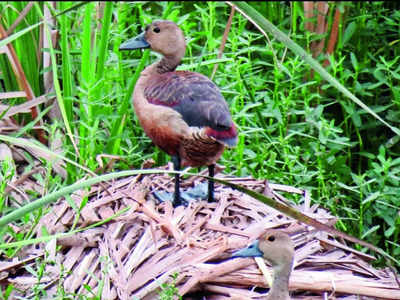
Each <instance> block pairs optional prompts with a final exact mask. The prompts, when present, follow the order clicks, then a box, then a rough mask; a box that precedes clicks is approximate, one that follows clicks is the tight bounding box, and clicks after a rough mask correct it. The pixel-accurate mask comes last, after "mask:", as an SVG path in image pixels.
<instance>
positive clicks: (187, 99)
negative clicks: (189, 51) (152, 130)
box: [144, 71, 233, 131]
mask: <svg viewBox="0 0 400 300" xmlns="http://www.w3.org/2000/svg"><path fill="white" fill-rule="evenodd" d="M144 96H145V97H146V99H147V101H148V102H149V103H152V104H156V105H162V106H168V107H170V108H172V109H174V110H175V111H177V112H179V113H180V114H181V116H182V118H183V120H184V121H185V122H186V123H187V124H188V125H189V126H191V127H192V126H193V127H210V128H212V129H214V130H217V131H225V130H229V129H230V128H231V126H232V124H233V122H232V119H231V116H230V113H229V108H228V105H227V103H226V102H225V99H224V97H223V96H222V95H221V93H220V91H219V90H218V88H217V86H216V85H215V84H214V83H213V82H212V81H211V80H210V79H208V78H207V77H206V76H204V75H201V74H199V73H194V72H187V71H175V72H167V73H163V74H157V75H156V76H155V75H153V76H152V77H151V79H150V80H149V81H148V84H147V86H146V87H145V89H144Z"/></svg>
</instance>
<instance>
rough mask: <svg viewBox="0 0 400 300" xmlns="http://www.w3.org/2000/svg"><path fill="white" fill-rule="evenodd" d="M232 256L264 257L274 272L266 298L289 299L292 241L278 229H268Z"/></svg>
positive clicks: (273, 299)
mask: <svg viewBox="0 0 400 300" xmlns="http://www.w3.org/2000/svg"><path fill="white" fill-rule="evenodd" d="M232 256H233V257H257V256H258V257H264V259H265V260H267V261H268V262H269V263H270V264H271V266H272V270H273V272H274V274H273V283H272V286H271V289H270V290H269V292H268V294H267V297H266V298H265V299H268V300H290V296H289V277H290V274H291V272H292V267H293V258H294V243H293V241H292V239H291V238H290V237H289V236H288V235H287V234H286V233H284V232H282V231H280V230H268V231H267V232H266V233H264V234H263V235H262V236H261V237H260V238H259V239H258V240H256V241H254V242H253V243H252V244H251V245H250V246H248V247H247V248H244V249H241V250H239V251H236V252H234V253H233V254H232Z"/></svg>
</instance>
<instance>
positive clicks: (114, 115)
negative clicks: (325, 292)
mask: <svg viewBox="0 0 400 300" xmlns="http://www.w3.org/2000/svg"><path fill="white" fill-rule="evenodd" d="M8 3H9V5H10V6H7V5H5V3H0V14H1V15H2V19H1V22H3V24H4V25H5V27H6V28H8V27H9V26H10V25H11V24H12V23H13V22H14V20H15V19H16V17H17V16H18V14H17V11H21V10H22V9H23V7H25V5H26V2H25V3H19V2H8ZM44 5H47V4H46V3H40V4H36V5H35V7H34V8H33V9H32V10H31V11H30V12H29V14H28V16H27V18H26V20H25V21H24V22H21V24H20V25H18V26H17V28H16V30H15V31H14V33H15V34H16V35H17V36H15V37H16V38H15V40H14V42H13V45H14V46H15V48H16V51H17V54H18V57H19V59H20V60H21V63H22V66H23V68H24V70H25V72H26V74H27V77H28V80H29V82H30V84H31V86H32V89H33V91H34V93H35V95H36V96H39V95H42V94H44V91H43V82H42V75H41V74H42V72H43V69H42V68H41V66H40V65H38V64H36V63H37V50H38V49H39V48H38V39H39V27H38V26H34V27H35V28H34V29H32V30H30V31H28V32H27V33H25V34H23V35H21V36H18V32H20V33H21V32H22V30H24V29H25V28H27V27H29V26H32V25H35V24H37V23H38V22H40V21H41V20H42V19H41V13H42V12H43V7H44ZM74 5H75V4H74V3H73V2H60V3H57V9H56V10H57V12H60V11H63V10H67V9H69V8H72V9H71V10H70V11H68V12H66V13H63V14H61V15H59V16H57V21H58V25H57V26H58V29H59V30H60V42H59V46H57V47H54V49H41V50H40V51H49V52H50V53H51V54H52V55H53V56H54V57H56V60H55V61H54V62H55V64H54V65H53V66H52V67H51V68H52V69H53V70H54V71H56V72H55V75H54V79H55V81H56V82H58V83H59V87H57V86H56V97H57V101H58V103H59V104H60V107H62V113H63V115H62V119H61V120H59V121H58V122H54V124H53V125H50V123H52V121H54V120H52V121H50V120H47V119H44V118H43V116H41V118H42V119H43V120H44V121H45V127H44V128H45V130H46V132H47V134H48V136H49V137H52V136H53V135H54V133H55V132H56V130H62V131H63V132H64V133H65V138H63V142H64V145H63V149H64V153H63V155H65V156H66V157H68V158H69V159H70V160H71V162H75V165H74V164H72V163H71V162H68V163H67V171H68V178H67V179H66V180H63V179H62V178H61V177H59V176H54V173H52V166H51V165H46V164H44V165H45V166H47V167H46V168H47V172H46V173H45V175H40V176H38V177H37V180H38V181H41V182H43V185H44V186H46V190H47V192H48V193H50V192H51V191H56V190H60V189H61V188H63V187H68V186H70V185H71V184H73V183H74V182H76V181H77V180H79V179H81V178H82V177H83V176H84V175H85V174H86V173H87V170H85V169H82V168H78V167H77V166H76V164H79V165H82V166H84V167H86V168H87V169H89V170H91V171H94V170H96V169H97V168H99V164H98V161H97V160H96V156H97V155H100V154H105V153H106V154H111V155H117V156H120V158H121V159H120V160H117V161H116V163H115V164H114V167H113V169H114V170H130V169H137V168H140V165H141V163H142V162H143V161H144V160H146V159H148V158H153V159H155V161H156V164H157V165H162V164H165V163H166V162H167V161H168V160H169V157H168V156H167V155H165V154H164V153H163V152H161V151H160V150H158V149H156V148H155V147H154V146H153V145H152V143H151V141H150V140H149V139H148V138H147V137H146V136H145V134H144V133H143V130H142V129H141V128H140V126H139V124H138V121H137V119H136V117H135V115H134V112H133V109H132V106H131V100H130V98H131V93H132V91H133V88H134V85H135V82H136V80H137V78H138V76H139V72H140V70H141V69H142V68H143V67H144V66H145V65H147V64H149V63H151V62H153V61H155V60H156V59H157V58H158V55H156V54H154V53H151V52H149V51H144V52H141V51H132V52H128V53H127V52H123V53H122V52H120V51H119V50H118V48H119V45H120V44H121V43H122V42H123V41H125V40H126V39H128V38H130V37H132V36H134V35H136V34H137V33H139V32H140V31H141V30H142V29H143V27H144V26H145V25H146V24H148V23H149V22H150V21H151V20H153V19H160V18H166V19H170V20H173V21H175V22H177V23H178V24H179V25H180V26H181V28H182V29H183V31H184V32H185V34H186V37H187V51H186V57H185V58H184V60H183V63H182V65H181V66H180V67H179V68H180V69H186V70H192V71H197V72H200V73H202V74H205V75H207V76H211V74H212V70H213V67H214V64H215V59H216V58H217V53H218V48H219V45H220V41H221V39H222V35H223V32H224V30H225V26H226V22H227V20H228V16H229V13H230V7H229V6H227V5H226V4H224V3H220V2H204V3H203V2H196V3H195V2H134V3H127V2H119V3H112V2H107V3H106V4H105V7H104V15H103V17H102V18H101V19H97V17H96V6H97V2H96V3H89V4H85V5H82V6H79V7H74ZM331 5H336V4H331ZM342 5H343V6H344V7H343V9H345V15H344V17H343V20H342V23H341V29H342V30H341V31H339V36H338V45H337V47H336V49H335V51H334V53H333V55H331V57H329V60H330V65H329V66H328V67H326V71H327V72H328V73H329V74H331V75H332V76H333V77H334V78H335V79H336V80H337V81H338V82H339V83H340V84H342V85H343V86H344V87H345V88H346V89H347V90H348V91H349V93H350V94H351V96H352V97H354V98H355V97H356V98H358V99H359V100H360V101H362V103H363V104H364V105H365V106H366V108H365V107H360V105H359V104H357V103H356V102H354V98H351V99H350V98H349V97H348V96H346V95H345V94H343V93H342V92H341V91H340V90H339V89H338V87H337V86H335V84H333V83H332V82H329V81H326V80H325V79H324V77H323V74H319V73H318V72H314V77H313V78H311V77H310V71H311V66H312V62H311V65H310V62H309V61H307V60H304V59H303V58H302V56H301V55H299V54H298V53H296V52H293V51H294V50H296V48H293V49H294V50H293V49H292V48H289V49H288V48H287V46H285V44H283V43H282V42H280V41H279V39H278V38H277V37H273V36H271V35H269V39H270V41H271V42H269V41H268V40H267V39H266V38H265V37H264V36H263V35H262V34H261V33H260V32H259V31H258V30H257V29H256V28H255V26H253V25H252V24H251V23H250V22H249V21H248V20H247V19H245V18H244V17H243V16H242V15H240V14H239V13H238V12H236V13H235V15H234V18H233V22H232V28H231V30H230V32H229V36H228V39H227V43H226V46H225V49H224V53H223V55H222V58H221V60H219V67H218V69H217V72H216V75H215V77H214V79H213V80H214V82H215V83H216V84H217V85H218V86H219V87H220V88H221V92H222V94H223V95H224V97H225V98H226V100H227V102H228V103H229V106H230V108H231V112H232V115H233V118H234V121H235V122H236V124H237V125H238V128H239V132H240V136H239V144H238V146H237V147H236V148H235V149H234V150H229V151H226V152H225V153H224V155H223V157H222V159H221V161H220V163H221V164H223V165H224V166H225V167H226V169H225V172H226V173H230V174H233V175H236V176H247V175H251V176H253V177H255V178H263V179H268V180H269V181H271V182H276V183H282V184H288V185H293V186H297V187H300V188H306V189H308V190H309V191H310V192H311V195H312V199H313V201H314V202H315V203H319V204H321V205H322V206H324V207H326V208H327V209H329V210H331V211H332V212H333V213H334V214H336V215H337V216H338V217H340V221H339V223H338V227H339V229H341V230H343V231H345V232H347V233H349V234H352V235H354V236H357V237H360V238H363V239H365V240H366V241H369V242H371V243H373V244H375V245H378V246H380V247H382V248H383V249H384V250H386V251H387V252H388V253H390V254H391V255H393V256H394V257H396V258H397V259H399V258H400V245H399V243H398V240H399V234H400V215H399V213H398V212H399V211H400V207H399V203H398V199H399V197H400V183H399V182H400V180H399V179H400V174H399V173H400V158H399V154H400V144H399V137H398V136H397V135H396V134H395V133H394V131H396V128H399V123H400V121H399V120H400V118H399V117H400V88H399V86H400V47H399V45H400V39H399V35H398V33H399V30H400V27H399V25H398V24H400V10H399V8H400V7H399V6H398V4H396V3H390V2H371V3H366V2H356V3H351V2H346V3H343V4H342ZM251 6H252V7H254V8H255V9H256V10H257V11H258V12H259V13H260V14H261V15H262V16H264V17H265V18H267V19H268V20H269V21H270V22H272V23H273V24H274V25H275V26H276V27H278V29H279V30H281V31H283V32H284V33H286V34H288V36H289V37H290V38H291V39H292V40H293V41H294V42H295V43H297V44H298V45H300V46H301V47H302V48H303V49H305V50H307V51H308V49H309V44H310V41H312V40H315V39H317V38H318V37H316V35H315V34H311V33H309V32H305V31H304V16H303V8H302V4H301V3H291V4H290V6H287V5H285V4H283V3H280V2H279V3H278V2H276V3H274V2H271V3H257V2H252V3H251ZM328 18H329V24H332V18H333V15H332V14H331V15H329V16H328ZM330 26H331V25H330ZM44 38H46V37H44ZM0 45H1V44H0ZM291 49H292V50H293V51H292V50H291ZM40 51H39V53H40ZM324 59H325V58H324V57H318V58H317V61H318V62H319V63H322V62H323V61H324ZM0 69H1V71H2V73H1V75H0V83H1V84H0V92H3V91H14V90H18V85H17V82H16V80H15V77H14V76H13V73H12V69H11V67H10V65H9V64H8V62H7V59H6V57H5V55H0ZM352 100H353V101H352ZM22 101H23V100H22V99H9V100H7V101H4V103H7V104H17V103H21V102H22ZM44 110H45V108H44V107H43V108H42V110H41V111H44ZM368 110H370V111H368ZM371 112H372V113H375V114H377V115H379V117H380V118H381V119H382V120H384V121H385V122H387V123H388V124H390V126H392V127H393V128H394V130H393V129H392V130H391V129H390V128H389V127H388V126H386V125H384V124H383V123H382V122H381V121H379V120H378V119H377V118H376V117H374V116H373V115H372V114H371ZM16 120H17V121H18V122H19V123H20V124H23V125H24V126H23V127H22V128H21V130H20V131H19V132H16V133H13V134H11V136H14V137H18V136H22V135H23V136H28V137H35V135H34V132H33V130H32V128H31V126H32V125H33V124H34V123H33V122H32V118H31V116H30V114H19V115H18V116H16ZM68 128H69V129H68ZM72 140H74V141H75V142H76V144H77V150H75V147H74V145H73V143H72ZM7 142H8V143H9V144H13V142H12V141H10V140H8V141H7ZM29 168H32V166H30V167H28V168H27V170H29ZM10 170H11V169H10V166H9V165H8V164H5V163H3V162H2V166H1V168H0V172H1V173H0V174H1V176H2V178H3V180H2V183H0V196H1V199H0V214H1V215H5V214H7V213H9V212H11V211H12V210H13V207H11V206H7V205H4V204H5V203H13V202H12V200H13V199H10V198H9V196H8V195H4V193H3V192H4V189H5V185H4V182H5V181H7V180H9V178H11V177H10ZM11 171H12V170H11ZM37 197H38V195H32V200H34V199H36V198H37ZM6 200H7V201H6ZM294 200H296V199H294ZM24 204H25V203H24ZM42 213H45V210H43V211H39V210H35V211H32V210H31V211H30V213H29V212H28V214H25V215H24V217H23V218H21V220H20V221H18V222H19V224H25V225H26V226H27V227H30V228H31V229H29V230H28V231H27V232H26V233H24V234H23V235H18V236H17V235H16V234H11V235H12V236H13V237H14V241H21V240H24V239H30V238H32V236H31V235H30V233H31V232H32V228H33V227H34V226H35V224H36V223H37V219H38V218H40V216H41V214H42ZM0 231H1V236H2V237H4V236H5V232H8V234H10V228H8V229H7V228H2V229H1V230H0ZM3 243H4V241H3ZM4 254H5V255H15V251H12V252H7V253H4ZM379 263H380V264H381V265H383V261H380V262H379ZM2 293H3V295H5V294H6V293H7V291H6V290H3V291H2ZM5 298H6V297H5Z"/></svg>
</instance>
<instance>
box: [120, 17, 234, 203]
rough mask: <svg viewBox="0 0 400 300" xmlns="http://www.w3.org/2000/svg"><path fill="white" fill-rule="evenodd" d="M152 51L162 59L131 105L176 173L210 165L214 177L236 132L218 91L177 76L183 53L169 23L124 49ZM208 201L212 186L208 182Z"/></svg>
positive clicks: (199, 79) (191, 75)
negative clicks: (185, 168) (167, 157)
mask: <svg viewBox="0 0 400 300" xmlns="http://www.w3.org/2000/svg"><path fill="white" fill-rule="evenodd" d="M142 48H150V49H152V50H153V51H155V52H158V53H160V54H162V55H163V58H162V59H161V60H160V61H158V62H156V63H153V64H152V65H150V66H148V67H146V68H145V69H144V70H143V71H142V73H141V74H140V77H139V79H138V81H137V83H136V86H135V90H134V92H133V105H134V108H135V112H136V115H137V117H138V119H139V122H140V125H141V126H142V127H143V130H144V132H145V133H146V134H147V136H148V137H150V139H151V140H152V141H153V143H154V144H156V145H157V146H158V147H159V148H161V149H162V150H163V151H165V152H166V153H167V154H169V155H170V156H171V157H172V162H173V166H174V170H176V171H178V170H180V168H181V167H182V166H192V167H200V166H208V171H209V176H210V177H213V176H214V167H215V163H216V161H217V160H218V159H219V158H220V157H221V155H222V153H223V151H224V148H225V147H226V146H227V147H234V146H236V144H237V130H236V126H235V124H234V123H233V121H232V117H231V115H230V112H229V108H228V105H227V103H226V101H225V99H224V97H223V96H222V95H221V93H220V91H219V89H218V87H217V86H216V85H215V84H214V83H213V82H212V81H211V80H210V79H208V78H207V77H206V76H204V75H202V74H199V73H195V72H188V71H176V70H175V69H176V67H177V66H178V65H179V64H180V62H181V59H182V57H183V56H184V54H185V50H186V43H185V37H184V35H183V32H182V30H181V29H180V28H179V27H178V26H177V25H176V24H175V23H174V22H171V21H165V20H162V21H154V22H153V23H152V24H150V25H148V26H146V29H145V31H144V32H143V33H142V34H140V35H139V36H137V37H135V38H133V39H130V40H128V41H126V42H125V43H123V44H122V45H121V47H120V50H132V49H142ZM208 201H209V202H212V201H214V184H213V181H212V180H209V182H208ZM181 204H182V202H181V198H180V191H179V174H176V175H175V193H174V200H173V206H174V207H176V206H178V205H181Z"/></svg>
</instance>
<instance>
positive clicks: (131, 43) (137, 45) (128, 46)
mask: <svg viewBox="0 0 400 300" xmlns="http://www.w3.org/2000/svg"><path fill="white" fill-rule="evenodd" d="M149 47H150V44H149V43H148V42H147V41H146V38H145V36H144V32H143V33H141V34H139V35H138V36H137V37H135V38H132V39H130V40H127V41H126V42H125V43H123V44H122V45H121V46H120V47H119V50H134V49H143V48H149Z"/></svg>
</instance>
